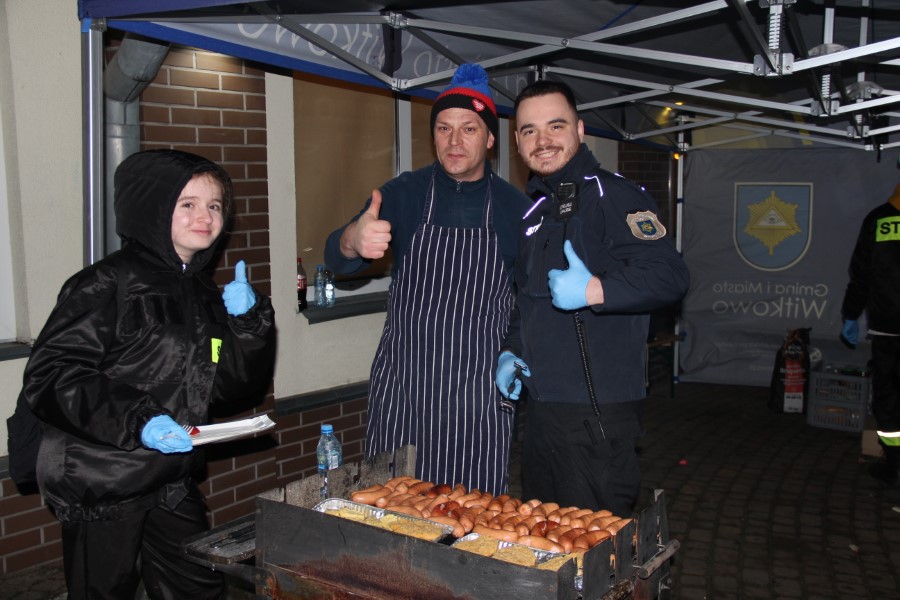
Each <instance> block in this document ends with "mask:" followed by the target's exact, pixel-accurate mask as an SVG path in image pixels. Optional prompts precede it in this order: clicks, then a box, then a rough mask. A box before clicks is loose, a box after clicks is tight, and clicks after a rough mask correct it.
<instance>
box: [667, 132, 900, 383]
mask: <svg viewBox="0 0 900 600" xmlns="http://www.w3.org/2000/svg"><path fill="white" fill-rule="evenodd" d="M879 158H880V160H879ZM685 160H686V161H687V162H686V164H685V187H684V190H685V191H684V228H683V251H684V257H685V260H686V261H687V263H688V266H689V267H690V270H691V280H692V281H691V289H690V292H689V293H688V295H687V297H686V298H685V301H684V306H683V312H682V321H681V327H682V330H683V331H684V333H685V334H686V335H685V340H684V343H683V344H682V347H681V361H680V362H681V368H682V370H683V372H682V375H681V379H683V380H685V381H699V382H708V383H734V384H740V385H756V386H768V385H769V383H770V380H771V375H772V367H773V364H774V361H775V353H776V351H777V349H778V347H779V345H780V344H781V341H782V339H783V337H784V334H785V331H786V330H787V329H790V328H795V327H811V328H812V334H811V335H812V346H813V347H818V348H819V349H820V351H821V352H822V354H823V357H822V358H823V360H824V361H826V362H827V361H831V362H852V364H865V362H866V360H867V359H868V354H867V353H865V351H864V350H863V349H859V350H857V351H856V352H849V351H845V350H844V349H843V348H842V347H841V346H840V344H839V343H837V336H838V334H839V332H840V328H841V316H840V308H841V301H842V300H843V294H844V288H845V287H846V285H847V267H848V265H849V262H850V255H851V253H852V251H853V246H854V244H855V242H856V236H857V233H858V232H859V226H860V224H861V222H862V219H863V217H864V216H865V214H866V213H867V212H868V211H869V210H871V209H872V208H874V207H875V206H877V205H878V204H881V203H883V202H885V201H886V200H887V199H888V197H890V195H891V194H892V192H893V191H894V187H895V186H896V184H897V183H898V181H900V171H898V162H897V160H898V154H897V153H896V152H890V153H889V152H884V153H882V154H881V156H880V157H879V156H878V154H876V153H875V152H861V151H858V150H843V149H824V148H823V149H812V148H810V149H786V150H780V149H766V150H715V151H712V150H693V151H691V152H689V153H688V154H687V156H686V158H685ZM860 325H861V326H862V327H864V326H865V322H864V319H863V320H862V321H861V322H860ZM863 330H864V329H863Z"/></svg>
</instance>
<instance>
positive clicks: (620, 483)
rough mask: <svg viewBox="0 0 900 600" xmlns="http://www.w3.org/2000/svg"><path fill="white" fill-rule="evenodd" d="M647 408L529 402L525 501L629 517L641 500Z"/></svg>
mask: <svg viewBox="0 0 900 600" xmlns="http://www.w3.org/2000/svg"><path fill="white" fill-rule="evenodd" d="M642 405H643V403H642V402H629V403H626V404H617V405H613V406H601V410H602V418H601V422H602V427H601V425H600V423H598V420H597V416H596V415H595V414H594V411H593V408H592V407H591V406H590V405H588V404H564V403H551V402H537V401H535V400H532V399H529V400H528V401H526V406H527V409H526V410H527V412H526V417H525V418H526V421H525V443H524V450H523V465H522V488H523V495H524V499H526V500H528V499H532V498H537V499H539V500H541V501H542V502H556V503H558V504H559V505H560V506H577V507H579V508H590V509H593V510H601V509H607V510H610V511H612V512H613V514H616V515H619V516H622V517H629V516H631V513H632V511H633V510H634V505H635V503H636V502H637V499H638V495H639V494H640V485H641V471H640V466H639V464H638V457H637V451H636V448H637V442H638V439H639V438H640V436H641V424H640V409H641V408H642Z"/></svg>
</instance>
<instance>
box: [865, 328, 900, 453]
mask: <svg viewBox="0 0 900 600" xmlns="http://www.w3.org/2000/svg"><path fill="white" fill-rule="evenodd" d="M872 415H873V416H874V417H875V424H876V425H877V426H878V429H879V430H881V431H900V336H887V335H873V336H872ZM882 447H883V448H884V451H885V455H886V456H887V459H888V461H889V463H890V465H891V467H892V468H894V469H897V468H898V467H900V446H887V445H885V444H883V443H882Z"/></svg>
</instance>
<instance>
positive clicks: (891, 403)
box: [841, 185, 900, 485]
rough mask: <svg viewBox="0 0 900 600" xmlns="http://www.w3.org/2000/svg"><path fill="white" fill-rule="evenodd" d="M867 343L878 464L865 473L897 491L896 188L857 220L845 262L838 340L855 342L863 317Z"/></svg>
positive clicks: (899, 225)
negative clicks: (852, 245) (853, 241)
mask: <svg viewBox="0 0 900 600" xmlns="http://www.w3.org/2000/svg"><path fill="white" fill-rule="evenodd" d="M864 310H865V311H866V317H867V319H868V333H869V337H870V339H871V340H872V415H873V416H874V417H875V425H876V427H877V428H878V429H877V433H878V441H879V443H880V444H881V447H882V448H883V449H884V460H883V461H882V462H879V463H876V464H874V465H872V467H871V470H870V473H871V474H872V475H873V476H874V477H876V478H877V479H880V480H881V481H883V482H884V483H886V484H888V485H897V481H898V471H900V185H897V186H896V188H895V189H894V193H893V195H892V196H891V198H890V199H889V200H888V201H887V202H886V203H884V204H882V205H881V206H879V207H877V208H875V209H874V210H872V212H870V213H869V214H868V215H866V218H865V219H863V223H862V227H861V228H860V232H859V237H858V238H857V240H856V247H855V248H854V250H853V256H852V258H851V259H850V282H849V283H848V284H847V290H846V292H845V293H844V303H843V305H842V306H841V315H842V317H843V319H844V325H843V328H842V330H841V338H842V339H843V340H844V342H845V343H847V344H848V345H850V346H851V347H856V344H857V343H858V342H859V323H858V319H859V317H860V316H861V315H862V313H863V311H864Z"/></svg>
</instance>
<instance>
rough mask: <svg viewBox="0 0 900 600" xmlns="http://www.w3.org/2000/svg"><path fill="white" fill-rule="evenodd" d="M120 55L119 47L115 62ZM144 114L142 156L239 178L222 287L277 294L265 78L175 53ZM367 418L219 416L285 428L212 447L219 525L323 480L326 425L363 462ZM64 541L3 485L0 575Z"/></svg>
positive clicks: (50, 557) (208, 489)
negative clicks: (177, 156)
mask: <svg viewBox="0 0 900 600" xmlns="http://www.w3.org/2000/svg"><path fill="white" fill-rule="evenodd" d="M115 47H116V42H113V43H112V45H111V47H110V48H109V53H110V55H111V54H112V53H113V52H114V51H115ZM140 114H141V141H142V149H150V148H177V149H180V150H186V151H189V152H194V153H196V154H200V155H202V156H205V157H207V158H209V159H211V160H214V161H216V162H217V163H219V164H221V165H222V166H223V167H224V168H225V169H226V170H227V171H228V173H229V174H230V175H231V177H232V179H233V180H234V189H235V200H236V215H235V219H234V221H233V223H232V227H231V232H230V235H229V237H228V240H227V243H226V246H225V252H224V253H223V255H222V257H221V259H220V260H219V263H218V264H217V267H216V273H215V278H216V281H217V282H218V283H219V284H220V285H224V284H225V283H228V282H229V281H231V280H232V279H233V268H234V263H236V262H237V261H238V260H241V259H243V260H244V261H245V262H246V263H247V267H248V270H247V276H248V278H249V280H250V281H251V283H253V285H254V286H255V287H256V288H257V289H258V290H259V291H261V292H262V293H265V294H270V293H271V267H270V259H269V244H270V240H269V214H268V186H267V170H266V114H265V79H264V72H263V71H262V70H260V69H258V68H256V67H254V66H252V65H249V64H247V63H244V62H243V61H241V60H238V59H235V58H231V57H225V56H220V55H215V54H210V53H206V52H200V51H194V50H189V49H179V48H173V49H172V50H171V51H170V52H169V54H168V56H167V57H166V61H165V63H164V65H163V66H162V68H161V69H160V72H159V74H158V76H157V77H156V79H155V80H154V81H153V83H152V84H151V85H150V86H149V87H148V88H147V89H146V90H145V91H144V94H143V95H142V97H141V111H140ZM290 316H291V315H288V318H289V317H290ZM213 410H214V411H215V410H217V407H214V408H213ZM365 410H366V399H365V398H364V397H363V398H357V399H354V400H350V401H345V402H343V403H339V404H331V405H328V406H320V407H318V408H315V409H310V410H306V411H303V412H298V413H294V414H289V415H285V416H274V399H273V392H272V390H271V388H270V390H269V392H268V393H267V394H266V397H265V399H264V400H263V402H262V403H261V404H258V405H256V406H253V407H245V408H244V410H243V411H238V412H233V413H221V412H220V413H218V414H217V413H214V415H215V417H216V420H226V419H236V418H243V417H246V416H251V415H253V414H261V413H269V414H270V415H272V417H273V420H275V422H276V428H275V431H274V433H272V434H271V435H269V436H259V437H257V438H254V439H249V440H240V441H236V442H232V443H229V444H222V445H215V444H213V445H210V446H208V447H205V449H204V451H205V453H206V455H207V459H208V467H207V473H206V478H205V479H204V480H203V481H202V483H201V490H202V491H203V492H204V493H205V494H206V495H207V498H208V501H209V508H210V518H211V523H212V524H213V525H218V524H222V523H225V522H228V521H230V520H233V519H235V518H237V517H240V516H242V515H245V514H248V513H250V512H252V511H253V508H254V496H255V495H256V494H257V493H259V492H261V491H265V490H269V489H272V488H274V487H280V486H283V485H285V484H286V483H288V482H290V481H293V480H295V479H299V478H301V477H305V476H309V475H313V474H314V473H315V471H316V460H315V448H316V443H317V442H318V438H319V426H320V425H321V424H322V423H323V422H329V423H333V424H334V427H335V431H336V432H337V433H338V436H339V438H340V439H341V441H342V444H343V448H344V459H345V460H346V461H348V462H349V461H358V460H360V459H361V458H362V451H363V438H364V436H365ZM59 540H60V526H59V523H58V522H57V521H56V519H55V518H54V517H53V515H52V514H51V513H50V511H49V510H48V509H47V507H46V506H45V505H44V504H43V502H42V499H41V497H40V495H38V494H30V495H24V496H23V495H20V494H19V493H18V490H16V488H15V485H14V484H13V483H12V481H11V480H9V479H3V480H2V481H0V573H11V572H14V571H19V570H22V569H25V568H28V567H33V566H37V565H42V564H48V563H52V562H56V561H58V560H59V559H60V558H61V556H62V548H61V545H60V542H59Z"/></svg>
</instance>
